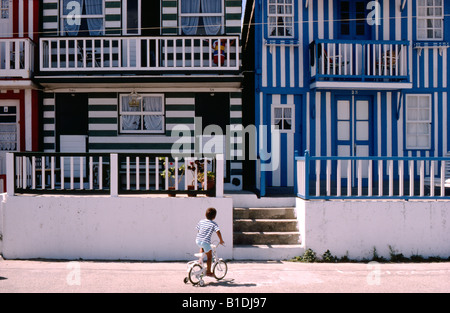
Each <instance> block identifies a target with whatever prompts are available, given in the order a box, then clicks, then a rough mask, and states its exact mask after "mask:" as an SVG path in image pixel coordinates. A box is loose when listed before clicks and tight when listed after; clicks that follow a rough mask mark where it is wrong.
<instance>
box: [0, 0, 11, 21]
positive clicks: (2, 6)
mask: <svg viewBox="0 0 450 313" xmlns="http://www.w3.org/2000/svg"><path fill="white" fill-rule="evenodd" d="M0 19H2V20H3V19H5V20H7V19H9V0H1V1H0Z"/></svg>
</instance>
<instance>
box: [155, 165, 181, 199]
mask: <svg viewBox="0 0 450 313" xmlns="http://www.w3.org/2000/svg"><path fill="white" fill-rule="evenodd" d="M165 159H166V158H159V160H160V161H164V162H163V165H164V170H163V171H162V173H161V177H162V178H164V179H165V178H166V170H165V169H166V162H165ZM175 170H176V169H175V162H169V163H168V169H167V174H168V178H169V191H175V179H176V175H175ZM177 170H178V184H179V183H180V182H181V180H182V179H183V175H184V172H185V168H184V164H183V165H181V166H180V167H178V169H177ZM169 197H175V193H169Z"/></svg>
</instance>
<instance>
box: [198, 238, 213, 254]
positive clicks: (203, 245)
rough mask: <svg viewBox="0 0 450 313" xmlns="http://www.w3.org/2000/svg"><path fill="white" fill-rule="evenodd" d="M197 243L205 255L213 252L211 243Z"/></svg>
mask: <svg viewBox="0 0 450 313" xmlns="http://www.w3.org/2000/svg"><path fill="white" fill-rule="evenodd" d="M195 243H196V244H197V246H199V247H200V248H202V249H203V251H204V252H205V253H206V252H208V251H210V250H211V244H210V243H207V242H204V241H200V240H196V241H195Z"/></svg>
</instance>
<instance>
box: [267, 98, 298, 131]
mask: <svg viewBox="0 0 450 313" xmlns="http://www.w3.org/2000/svg"><path fill="white" fill-rule="evenodd" d="M294 117H295V106H294V105H293V104H272V125H276V126H278V129H279V130H280V131H281V132H285V133H288V132H295V123H294V121H295V119H294Z"/></svg>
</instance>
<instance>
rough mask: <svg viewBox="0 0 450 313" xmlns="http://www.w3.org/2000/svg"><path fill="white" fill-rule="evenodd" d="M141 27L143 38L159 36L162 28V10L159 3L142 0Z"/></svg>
mask: <svg viewBox="0 0 450 313" xmlns="http://www.w3.org/2000/svg"><path fill="white" fill-rule="evenodd" d="M141 10H142V11H141V14H142V15H141V16H142V18H141V27H142V35H143V36H159V35H161V33H160V28H161V16H160V14H161V10H160V3H159V1H148V0H142V2H141Z"/></svg>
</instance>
